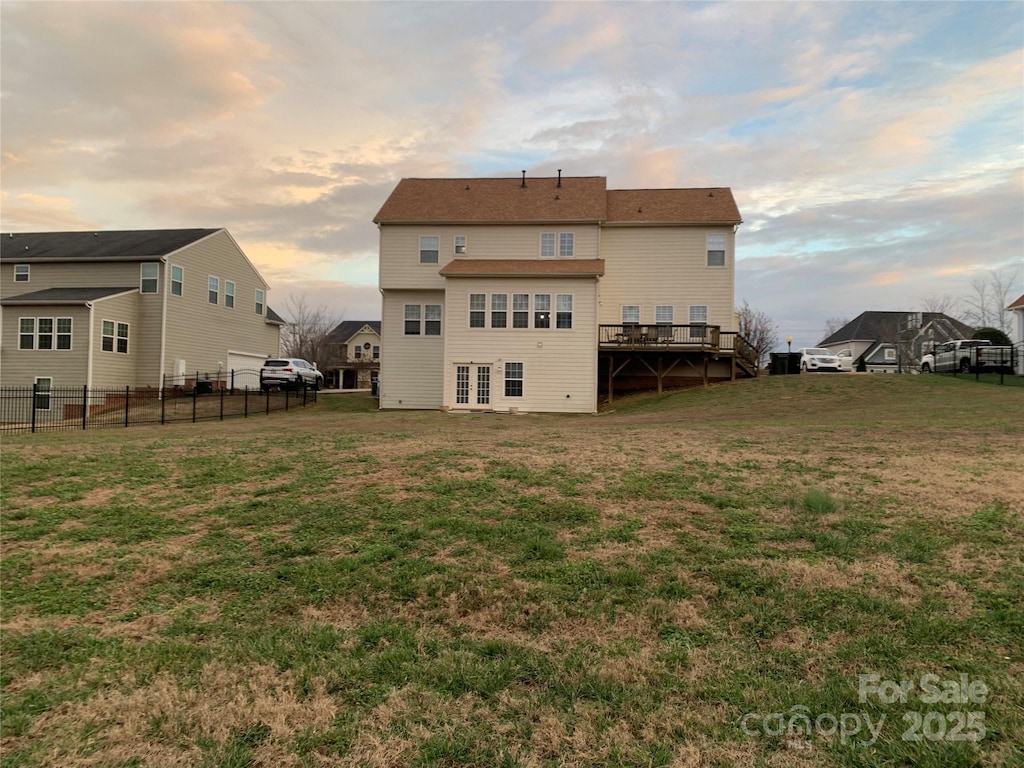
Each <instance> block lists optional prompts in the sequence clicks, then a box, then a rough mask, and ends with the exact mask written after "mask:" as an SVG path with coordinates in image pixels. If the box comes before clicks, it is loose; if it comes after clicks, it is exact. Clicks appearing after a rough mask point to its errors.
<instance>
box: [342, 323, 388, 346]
mask: <svg viewBox="0 0 1024 768" xmlns="http://www.w3.org/2000/svg"><path fill="white" fill-rule="evenodd" d="M364 325H368V326H370V327H371V328H373V330H374V331H376V333H377V335H378V336H379V335H380V320H342V321H341V322H340V323H338V325H337V326H336V327H335V328H334V330H333V331H331V333H330V339H331V341H332V342H334V343H336V344H344V343H345V342H346V341H348V340H349V339H351V338H352V337H353V336H354V335H355V334H356V333H358V332H359V329H360V328H362V327H363V326H364Z"/></svg>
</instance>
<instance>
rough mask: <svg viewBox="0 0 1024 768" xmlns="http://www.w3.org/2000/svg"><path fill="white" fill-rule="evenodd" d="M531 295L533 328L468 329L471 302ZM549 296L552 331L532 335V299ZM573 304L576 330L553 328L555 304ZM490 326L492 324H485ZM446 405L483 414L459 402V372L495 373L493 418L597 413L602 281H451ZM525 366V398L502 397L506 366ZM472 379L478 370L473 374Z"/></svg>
mask: <svg viewBox="0 0 1024 768" xmlns="http://www.w3.org/2000/svg"><path fill="white" fill-rule="evenodd" d="M470 293H484V294H487V295H488V296H490V294H493V293H505V294H508V296H509V299H508V306H509V309H508V325H509V326H511V324H512V294H514V293H528V294H529V295H530V301H531V311H530V325H531V327H530V328H528V329H518V328H511V327H507V328H496V329H491V328H489V327H488V328H470V327H469V294H470ZM537 293H547V294H551V301H552V320H551V325H552V327H551V328H546V329H534V328H533V327H532V326H533V296H534V294H537ZM565 293H567V294H572V296H573V327H572V329H571V330H570V329H558V328H555V327H553V326H554V325H555V318H554V312H555V296H556V295H557V294H565ZM488 325H490V317H489V316H488ZM445 326H446V329H445V351H444V357H445V370H444V376H445V391H444V404H445V405H446V406H448V407H450V408H452V409H459V408H463V409H464V408H470V409H472V408H483V407H485V406H479V405H476V404H475V402H471V403H470V405H468V406H467V405H459V404H457V403H456V402H455V399H456V398H455V366H456V365H457V364H460V363H461V364H468V363H472V364H473V365H474V367H475V366H478V365H481V364H489V365H491V406H490V407H491V408H492V409H493V410H495V411H508V410H509V409H510V408H516V409H518V410H520V411H544V412H569V413H593V412H594V411H596V410H597V281H596V280H595V279H593V278H576V279H572V278H547V279H545V278H518V279H507V278H506V279H500V278H453V279H450V280H449V281H448V289H447V292H446V300H445ZM506 362H521V363H523V396H522V397H508V398H506V397H505V394H504V364H505V363H506ZM472 375H474V376H475V368H474V371H473V372H472Z"/></svg>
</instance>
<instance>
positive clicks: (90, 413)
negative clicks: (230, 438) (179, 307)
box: [0, 371, 317, 433]
mask: <svg viewBox="0 0 1024 768" xmlns="http://www.w3.org/2000/svg"><path fill="white" fill-rule="evenodd" d="M253 373H255V379H253V376H252V374H253ZM254 383H255V385H254ZM239 384H240V385H241V386H238V385H239ZM316 400H317V391H316V388H314V387H308V386H298V385H294V386H292V387H287V388H281V387H276V386H275V387H267V388H265V389H264V388H261V387H260V382H259V371H226V372H221V373H218V374H213V375H209V374H202V375H200V374H198V373H197V374H189V375H186V376H177V377H172V376H165V377H164V383H163V386H162V387H88V386H85V385H83V386H80V387H43V386H40V385H39V384H38V383H37V384H34V385H33V386H31V387H28V386H26V387H0V433H12V432H41V431H56V430H72V429H94V428H96V429H98V428H101V427H131V426H135V425H141V424H171V423H174V422H182V421H190V422H197V421H211V420H220V421H223V420H224V419H227V418H232V417H237V416H240V417H243V418H246V417H249V416H255V415H258V414H269V413H271V412H272V411H287V410H290V409H292V408H301V407H304V406H306V405H309V404H311V403H315V402H316Z"/></svg>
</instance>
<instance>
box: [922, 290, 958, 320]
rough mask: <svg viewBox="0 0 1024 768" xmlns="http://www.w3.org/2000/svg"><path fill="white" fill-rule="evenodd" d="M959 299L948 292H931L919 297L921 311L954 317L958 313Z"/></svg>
mask: <svg viewBox="0 0 1024 768" xmlns="http://www.w3.org/2000/svg"><path fill="white" fill-rule="evenodd" d="M959 304H960V300H959V299H958V298H956V296H952V295H950V294H948V293H942V294H938V293H936V294H932V295H931V296H925V297H924V298H923V299H921V311H922V312H938V313H939V314H943V315H949V316H950V317H955V316H956V315H957V314H958V305H959Z"/></svg>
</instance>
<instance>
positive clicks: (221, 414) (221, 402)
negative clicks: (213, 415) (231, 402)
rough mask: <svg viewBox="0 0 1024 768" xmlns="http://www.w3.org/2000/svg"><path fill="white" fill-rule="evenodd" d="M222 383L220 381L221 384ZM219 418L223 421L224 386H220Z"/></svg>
mask: <svg viewBox="0 0 1024 768" xmlns="http://www.w3.org/2000/svg"><path fill="white" fill-rule="evenodd" d="M223 383H224V382H221V384H223ZM220 420H221V421H224V387H221V388H220Z"/></svg>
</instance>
